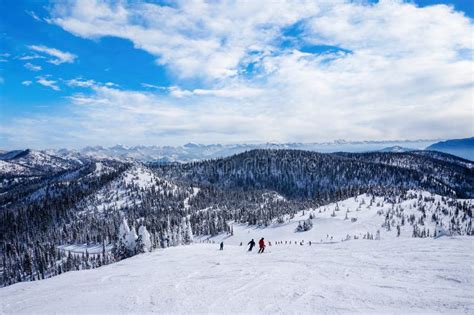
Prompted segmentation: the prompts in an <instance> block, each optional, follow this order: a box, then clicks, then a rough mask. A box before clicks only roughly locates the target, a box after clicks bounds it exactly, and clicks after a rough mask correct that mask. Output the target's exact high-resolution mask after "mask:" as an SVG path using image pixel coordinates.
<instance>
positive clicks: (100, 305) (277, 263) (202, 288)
mask: <svg viewBox="0 0 474 315" xmlns="http://www.w3.org/2000/svg"><path fill="white" fill-rule="evenodd" d="M267 251H268V252H267V253H265V254H261V255H259V254H257V253H256V252H255V251H253V252H250V253H249V252H247V248H246V247H245V246H238V245H237V246H235V245H226V246H225V248H224V251H219V250H218V246H217V244H199V243H197V244H194V245H190V246H179V247H173V248H168V249H164V250H157V251H154V252H152V253H147V254H142V255H138V256H135V257H132V258H129V259H126V260H123V261H121V262H119V263H115V264H111V265H107V266H103V267H101V268H98V269H93V270H82V271H74V272H68V273H65V274H62V275H60V276H57V277H54V278H50V279H46V280H42V281H36V282H24V283H17V284H14V285H12V286H9V287H4V288H1V289H0V313H2V314H31V313H43V314H54V313H61V314H65V313H82V314H85V313H109V314H112V313H145V312H157V313H181V314H189V313H258V314H283V313H285V314H287V313H307V314H316V313H367V312H371V313H397V314H400V313H465V314H472V313H473V312H474V293H473V290H472V288H473V285H474V279H473V275H472V269H473V263H472V262H473V261H474V255H473V252H474V247H473V243H472V239H470V238H469V237H456V238H448V237H442V238H438V239H432V238H429V239H428V238H425V239H415V238H413V239H411V238H404V239H387V240H381V241H371V240H357V241H354V240H353V241H346V242H340V243H336V244H324V245H316V246H309V245H306V246H300V245H296V246H295V245H291V246H290V245H287V246H285V245H282V246H272V247H268V248H267Z"/></svg>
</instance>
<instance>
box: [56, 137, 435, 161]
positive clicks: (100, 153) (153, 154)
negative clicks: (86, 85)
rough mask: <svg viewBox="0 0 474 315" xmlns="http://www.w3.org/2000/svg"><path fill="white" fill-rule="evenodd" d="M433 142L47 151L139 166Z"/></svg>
mask: <svg viewBox="0 0 474 315" xmlns="http://www.w3.org/2000/svg"><path fill="white" fill-rule="evenodd" d="M434 142H435V141H434V140H414V141H344V140H338V141H333V142H321V143H281V144H280V143H259V144H226V145H223V144H208V145H204V144H195V143H188V144H185V145H183V146H175V147H172V146H125V145H121V144H118V145H115V146H112V147H103V146H94V147H85V148H83V149H80V150H67V149H59V150H49V151H47V152H52V153H54V154H56V155H58V156H65V157H67V156H70V155H71V154H81V155H83V156H89V157H95V158H115V159H121V160H128V161H130V160H135V161H141V162H157V163H168V162H189V161H199V160H205V159H214V158H222V157H227V156H231V155H234V154H238V153H242V152H245V151H249V150H254V149H282V150H284V149H294V150H307V151H315V152H323V153H331V152H369V151H378V150H383V149H384V148H386V147H389V146H390V147H403V148H405V149H406V150H422V149H424V148H425V147H426V146H428V145H430V144H432V143H434Z"/></svg>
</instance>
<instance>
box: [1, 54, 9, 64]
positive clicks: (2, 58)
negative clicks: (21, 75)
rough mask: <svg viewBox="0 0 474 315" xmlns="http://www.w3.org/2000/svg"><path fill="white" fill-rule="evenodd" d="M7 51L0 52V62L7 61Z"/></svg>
mask: <svg viewBox="0 0 474 315" xmlns="http://www.w3.org/2000/svg"><path fill="white" fill-rule="evenodd" d="M8 57H10V54H9V53H0V62H8Z"/></svg>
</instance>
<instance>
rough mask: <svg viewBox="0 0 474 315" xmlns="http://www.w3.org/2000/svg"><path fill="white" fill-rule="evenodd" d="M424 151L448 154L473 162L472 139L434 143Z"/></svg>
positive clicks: (473, 144) (473, 149)
mask: <svg viewBox="0 0 474 315" xmlns="http://www.w3.org/2000/svg"><path fill="white" fill-rule="evenodd" d="M426 150H433V151H440V152H444V153H449V154H452V155H456V156H460V157H462V158H465V159H468V160H471V161H474V137H471V138H465V139H452V140H446V141H440V142H436V143H433V144H432V145H430V146H428V147H427V148H426Z"/></svg>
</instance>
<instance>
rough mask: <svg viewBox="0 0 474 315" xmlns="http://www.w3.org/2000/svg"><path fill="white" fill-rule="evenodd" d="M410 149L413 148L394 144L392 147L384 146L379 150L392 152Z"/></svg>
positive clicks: (408, 150)
mask: <svg viewBox="0 0 474 315" xmlns="http://www.w3.org/2000/svg"><path fill="white" fill-rule="evenodd" d="M411 151H414V150H413V149H410V148H404V147H401V146H399V145H396V146H393V147H386V148H383V149H382V150H379V152H394V153H401V152H411Z"/></svg>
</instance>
